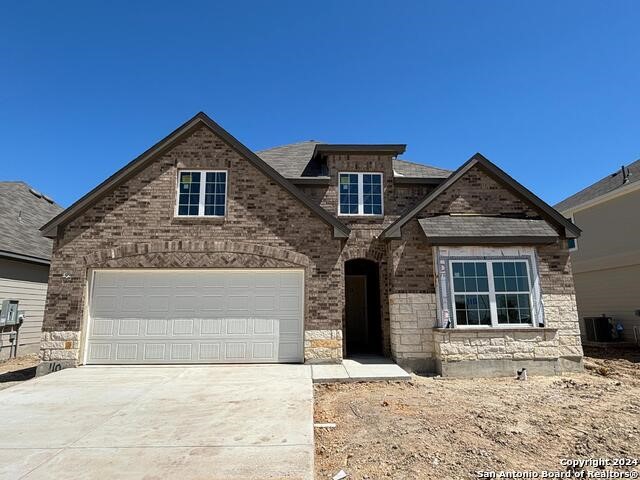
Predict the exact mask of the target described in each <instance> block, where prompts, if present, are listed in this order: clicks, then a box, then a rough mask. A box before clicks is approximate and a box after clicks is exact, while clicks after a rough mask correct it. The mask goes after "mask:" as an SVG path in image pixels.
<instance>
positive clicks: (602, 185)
mask: <svg viewBox="0 0 640 480" xmlns="http://www.w3.org/2000/svg"><path fill="white" fill-rule="evenodd" d="M627 169H628V170H629V174H630V176H629V181H628V182H627V183H626V184H625V183H623V182H622V169H619V170H618V171H617V172H615V173H612V174H611V175H607V176H606V177H604V178H603V179H601V180H599V181H597V182H596V183H594V184H593V185H589V186H588V187H587V188H585V189H583V190H580V191H579V192H578V193H574V194H573V195H571V196H570V197H568V198H565V199H564V200H563V201H561V202H560V203H558V204H556V205H555V206H554V208H555V209H556V210H558V211H561V212H562V211H565V210H567V209H569V208H573V207H576V206H578V205H580V204H582V203H585V202H588V201H589V200H593V199H595V198H598V197H599V196H601V195H604V194H605V193H609V192H612V191H614V190H616V189H618V188H620V187H622V186H624V185H629V184H631V183H635V182H638V181H640V160H636V161H635V162H633V163H632V164H630V165H628V166H627Z"/></svg>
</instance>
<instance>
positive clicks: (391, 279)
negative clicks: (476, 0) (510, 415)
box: [42, 126, 582, 370]
mask: <svg viewBox="0 0 640 480" xmlns="http://www.w3.org/2000/svg"><path fill="white" fill-rule="evenodd" d="M326 165H327V171H328V175H329V177H330V179H331V180H330V183H329V185H323V186H320V185H307V186H304V187H302V188H301V190H303V191H304V192H305V193H306V195H307V196H308V197H309V198H311V199H312V200H313V201H315V202H317V204H318V205H320V206H322V207H323V208H325V209H326V210H327V211H328V212H330V213H331V214H333V215H336V216H338V218H339V219H340V220H341V221H342V222H343V223H345V224H346V225H348V226H349V227H350V228H351V235H350V237H349V238H348V239H336V238H334V236H333V227H332V226H329V225H328V224H327V223H325V222H324V221H323V220H322V219H320V218H319V217H318V215H317V214H316V213H314V212H313V211H311V210H310V209H309V208H308V207H307V206H305V205H304V204H303V203H302V202H301V201H300V200H299V199H297V198H295V197H294V196H293V195H292V194H291V193H289V192H287V191H286V190H285V189H283V188H282V187H281V186H280V185H278V184H277V183H276V182H275V181H274V180H273V179H271V178H269V177H268V176H266V175H265V174H264V173H262V172H261V171H259V170H258V169H257V168H256V167H255V166H254V165H253V164H252V163H251V162H250V161H249V160H248V159H246V158H245V157H244V156H242V155H241V154H239V153H238V152H237V151H236V150H235V149H234V148H232V147H231V146H230V145H228V144H227V143H226V142H225V141H223V140H222V139H221V138H219V137H218V136H216V135H215V134H214V133H213V132H212V131H211V130H210V129H208V128H206V127H204V126H201V127H198V128H196V129H195V130H194V131H193V132H192V133H190V134H189V135H188V136H186V137H185V138H183V139H182V140H181V141H180V142H179V143H178V144H176V145H175V146H173V147H172V148H171V149H169V150H168V151H165V152H164V153H162V154H161V155H160V156H158V157H157V158H156V159H154V161H153V162H152V163H150V164H149V165H148V166H146V167H145V168H143V169H141V170H140V171H138V172H136V173H135V174H134V175H133V176H131V177H130V178H128V179H127V180H126V181H124V182H123V183H121V184H120V185H119V186H117V187H116V188H115V189H113V190H112V191H110V192H108V193H107V194H106V195H104V196H103V197H102V198H100V199H99V200H97V201H96V202H94V203H93V204H92V205H91V206H90V208H88V209H87V210H85V211H84V212H82V213H80V214H79V215H78V216H76V217H75V218H74V219H73V220H71V221H70V222H68V223H67V224H64V225H60V226H59V227H58V235H57V238H56V240H55V243H54V250H53V258H52V263H51V269H50V277H49V289H48V293H47V305H46V311H45V319H44V323H43V346H42V356H43V359H45V360H57V359H59V360H64V361H72V360H78V356H79V351H80V350H79V349H80V344H81V338H82V336H81V330H82V326H83V322H84V320H85V318H86V311H85V309H86V303H87V298H86V291H87V278H88V274H89V272H90V271H91V269H92V268H222V267H224V268H287V267H292V268H302V269H304V271H305V293H304V295H305V302H304V305H305V309H304V328H305V333H304V346H305V349H304V357H305V361H307V362H310V363H312V362H339V361H341V359H342V356H343V354H344V352H345V346H344V331H345V329H344V318H345V301H344V298H345V291H344V265H345V262H347V261H349V260H352V259H368V260H371V261H373V262H375V263H376V264H377V266H378V272H379V280H380V285H379V287H380V313H381V328H382V332H381V333H382V335H381V337H382V350H383V351H384V353H385V354H386V355H390V356H392V357H393V358H394V359H396V361H398V362H399V363H401V364H403V365H405V366H407V367H409V368H413V369H419V370H433V369H434V368H436V367H437V363H438V362H439V361H442V360H443V359H444V360H445V361H457V360H460V359H458V358H456V357H455V355H458V354H457V353H455V352H457V351H458V350H460V349H459V348H458V347H456V342H457V340H456V339H457V336H459V335H458V334H457V333H456V332H444V333H443V332H440V331H438V329H437V328H435V327H436V292H435V278H434V272H433V247H432V246H431V245H429V244H428V243H427V241H426V238H425V236H424V233H423V232H422V231H421V229H420V226H419V224H418V222H417V220H416V219H415V218H414V219H412V220H410V221H409V222H408V223H407V224H406V225H405V226H404V227H403V228H402V238H401V239H392V240H387V241H382V240H379V239H378V237H379V235H380V233H381V232H382V231H383V230H384V229H385V228H386V227H387V226H389V225H390V224H391V223H392V222H393V221H395V220H396V219H397V218H399V216H400V215H401V214H403V213H404V212H405V211H406V209H407V208H409V207H411V206H412V205H415V204H416V203H417V202H418V201H419V200H420V199H422V198H424V197H425V196H426V195H428V194H429V193H430V192H431V191H432V190H433V189H434V188H435V187H434V186H432V185H423V184H416V185H407V184H396V183H394V181H393V178H394V172H393V167H392V157H391V156H388V155H386V156H378V155H369V154H357V155H342V154H340V155H338V154H334V155H328V156H327V157H326ZM179 169H222V170H226V171H227V172H228V174H227V192H228V193H227V212H226V216H225V218H221V219H220V218H177V217H175V216H174V211H175V198H176V183H177V181H176V178H177V171H178V170H179ZM342 171H348V172H381V173H383V175H384V181H383V194H384V212H385V214H384V216H379V217H341V216H339V215H338V212H337V210H338V173H339V172H342ZM449 212H466V213H482V214H492V213H520V214H522V215H525V216H530V217H533V216H537V212H536V211H535V210H534V209H533V208H532V207H530V206H529V205H528V204H527V203H525V202H523V201H522V200H520V199H519V197H517V196H516V195H514V194H513V193H511V191H510V190H508V189H507V188H505V187H503V186H501V185H500V184H498V183H497V182H496V181H495V180H493V179H492V178H491V177H490V176H488V175H487V174H485V173H484V172H483V171H482V170H481V169H479V168H473V169H471V170H470V171H469V172H467V174H466V175H465V176H463V177H462V178H461V179H459V180H458V181H457V182H456V183H455V184H454V185H452V186H451V187H450V188H448V189H447V190H446V191H445V192H443V193H442V194H441V195H440V196H439V197H438V199H436V201H434V202H433V203H432V204H430V205H429V206H428V207H427V208H426V209H425V210H424V211H423V212H421V213H420V214H419V215H418V218H421V217H424V216H428V215H432V214H434V213H449ZM538 254H539V260H540V265H539V270H540V278H541V284H542V293H543V295H544V303H545V308H548V309H549V311H548V314H547V317H548V318H549V322H548V323H549V325H548V327H549V328H550V329H551V328H553V329H555V330H554V332H556V333H555V334H554V338H553V341H554V342H555V343H554V348H555V349H556V350H555V351H556V352H557V355H556V357H557V358H558V357H562V358H568V359H573V360H576V359H579V358H581V355H582V352H581V349H580V346H579V345H580V344H579V334H578V333H577V332H578V331H577V329H578V324H577V318H574V317H576V315H575V297H574V292H573V281H572V278H571V268H570V263H569V256H568V252H567V249H566V245H565V244H564V243H563V244H555V245H550V246H546V247H541V248H539V249H538ZM492 335H494V337H495V338H490V339H489V341H488V342H485V341H484V340H474V341H473V342H474V345H473V346H474V347H475V352H476V355H485V354H487V353H491V352H493V353H504V352H502V350H500V349H498V350H500V351H498V350H496V351H493V347H504V348H505V349H506V348H507V343H509V345H512V344H513V345H516V344H517V345H526V346H524V347H523V349H527V348H529V347H528V346H529V345H531V344H532V343H535V342H538V343H539V345H538V347H542V346H545V345H543V344H541V343H540V342H542V341H545V342H546V341H549V340H548V339H547V338H546V336H547V334H546V333H545V334H544V336H545V338H544V340H539V339H537V340H536V338H537V337H535V336H534V337H533V340H532V339H520V338H515V337H514V338H513V339H511V340H510V339H509V338H507V337H506V336H504V335H503V334H502V333H500V332H497V331H496V332H493V333H492ZM477 338H480V336H479V335H478V337H477ZM492 342H493V343H492ZM495 342H498V343H500V345H497V344H495ZM527 342H528V343H527ZM485 343H486V346H487V347H490V349H492V350H491V352H484V353H482V352H480V350H481V349H482V348H484V347H485ZM462 344H465V340H464V339H463V340H462ZM465 345H466V344H465ZM467 346H470V343H469V345H467ZM509 348H510V349H512V350H513V349H514V348H515V347H512V346H510V347H509ZM516 350H517V348H516ZM505 352H506V350H505ZM516 353H518V352H511V353H510V355H512V357H511V358H514V357H513V355H515V354H516ZM504 354H505V355H506V353H504ZM451 355H453V357H452V356H451ZM465 358H466V357H465ZM478 358H479V357H476V359H478ZM501 358H502V359H506V357H501Z"/></svg>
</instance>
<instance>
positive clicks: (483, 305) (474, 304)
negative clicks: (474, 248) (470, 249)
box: [450, 260, 533, 327]
mask: <svg viewBox="0 0 640 480" xmlns="http://www.w3.org/2000/svg"><path fill="white" fill-rule="evenodd" d="M450 266H451V267H450V268H451V291H452V296H453V307H454V308H453V315H454V324H455V325H456V326H459V327H465V326H469V327H472V326H508V325H512V326H513V325H533V316H532V313H531V303H532V302H531V282H530V280H529V279H530V276H529V269H528V265H527V262H526V261H523V260H481V261H461V260H460V261H458V260H453V261H451V262H450Z"/></svg>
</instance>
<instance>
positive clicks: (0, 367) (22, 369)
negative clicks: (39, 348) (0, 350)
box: [0, 354, 40, 390]
mask: <svg viewBox="0 0 640 480" xmlns="http://www.w3.org/2000/svg"><path fill="white" fill-rule="evenodd" d="M38 363H40V360H39V359H38V355H36V354H33V355H25V356H24V357H18V358H12V359H10V360H6V361H4V362H0V390H2V389H5V388H8V387H11V386H13V385H16V384H18V383H20V382H24V381H25V380H29V379H30V378H33V377H34V376H35V374H36V365H38Z"/></svg>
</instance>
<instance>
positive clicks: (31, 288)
mask: <svg viewBox="0 0 640 480" xmlns="http://www.w3.org/2000/svg"><path fill="white" fill-rule="evenodd" d="M61 211H62V208H61V207H60V206H59V205H56V203H55V202H54V201H53V200H51V199H50V198H49V197H47V196H46V195H43V194H41V193H40V192H38V191H36V190H34V189H33V188H31V187H30V186H29V185H27V184H26V183H24V182H0V301H2V300H18V302H19V303H18V308H19V309H20V310H22V311H24V313H25V320H24V323H23V324H22V326H21V327H20V329H19V333H18V337H17V341H18V348H17V355H26V354H30V353H38V352H39V351H40V332H41V330H42V316H43V314H44V304H45V300H46V294H47V279H48V277H49V263H50V261H51V246H52V244H53V242H52V241H51V239H49V238H45V237H43V236H42V235H41V234H40V231H39V228H40V227H41V226H42V224H43V223H45V222H48V221H49V220H51V219H52V218H53V217H54V216H56V215H57V214H58V213H60V212H61ZM3 330H5V331H0V361H2V360H6V359H7V358H9V354H10V351H11V346H12V343H11V341H10V332H9V329H8V328H5V329H3Z"/></svg>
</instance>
